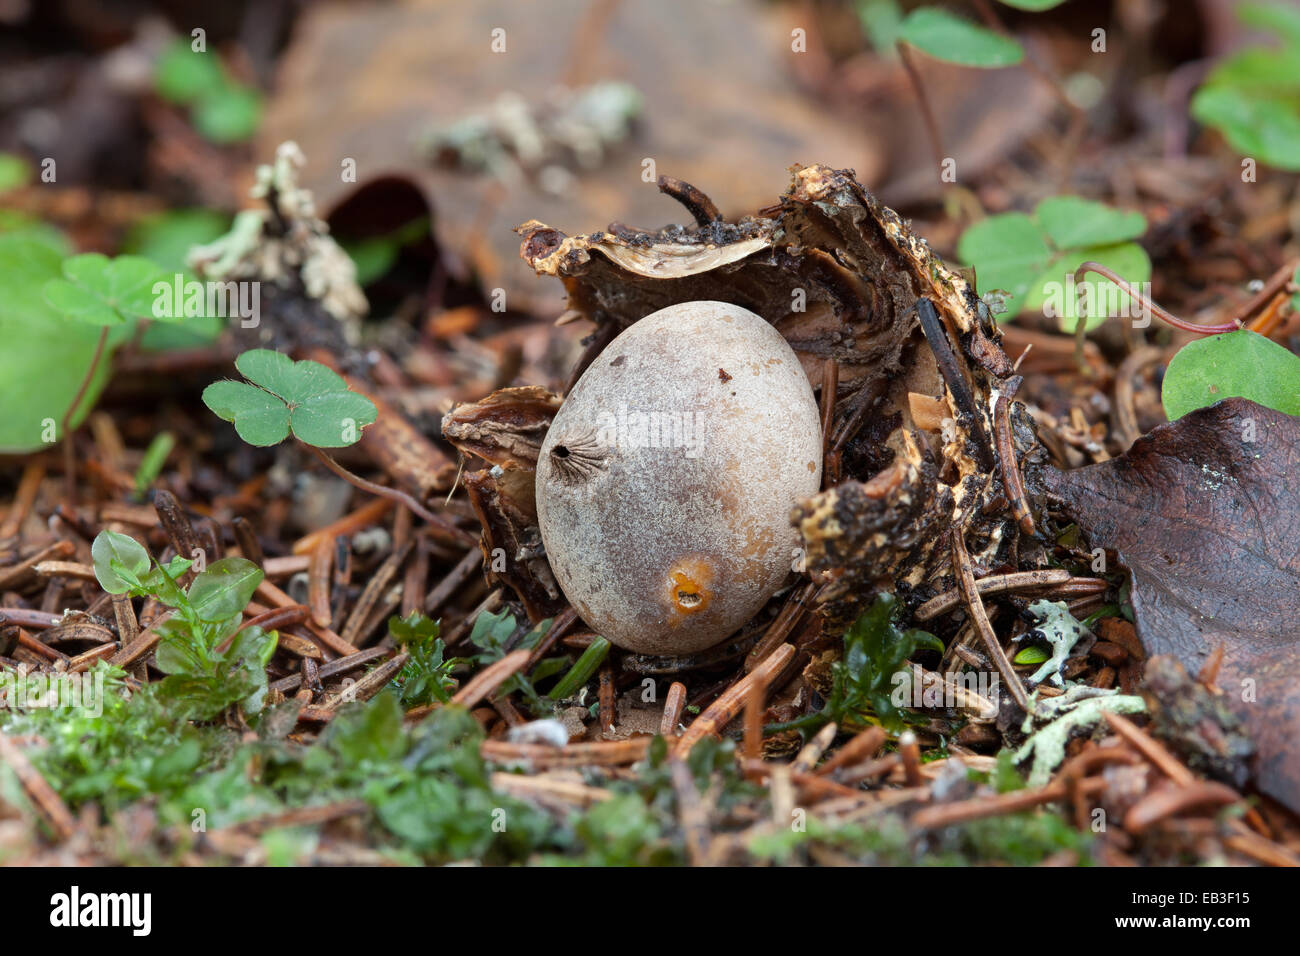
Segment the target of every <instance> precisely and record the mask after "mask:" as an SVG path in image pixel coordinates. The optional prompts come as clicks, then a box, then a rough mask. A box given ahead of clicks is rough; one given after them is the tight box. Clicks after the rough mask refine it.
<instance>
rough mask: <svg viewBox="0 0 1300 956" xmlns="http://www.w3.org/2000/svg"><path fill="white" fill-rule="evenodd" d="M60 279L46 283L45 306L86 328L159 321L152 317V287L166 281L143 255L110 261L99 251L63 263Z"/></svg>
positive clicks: (121, 257)
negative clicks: (136, 320) (131, 321)
mask: <svg viewBox="0 0 1300 956" xmlns="http://www.w3.org/2000/svg"><path fill="white" fill-rule="evenodd" d="M62 271H63V278H61V279H51V280H49V281H48V282H46V283H45V286H44V289H43V293H44V296H45V301H46V303H47V304H48V305H49V306H51V307H52V308H54V309H55V310H56V311H58V312H59V313H61V314H62V315H64V316H66V317H68V318H70V319H76V320H78V321H80V322H85V323H86V324H88V325H100V326H107V325H121V324H122V323H124V322H128V321H130V320H131V319H142V318H143V319H161V320H163V321H169V318H168V317H167V316H158V315H155V314H154V301H155V296H154V292H153V288H154V285H155V284H156V283H158V282H165V281H167V277H166V276H165V275H164V274H163V272H162V270H161V269H159V268H158V267H157V266H156V265H154V264H153V263H152V262H150V261H149V260H148V259H145V258H144V257H142V256H118V257H117V258H116V259H110V258H108V256H105V255H101V254H99V253H98V252H88V253H86V254H84V255H79V256H72V257H71V258H70V259H66V260H64V263H63V270H62Z"/></svg>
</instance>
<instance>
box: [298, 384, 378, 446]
mask: <svg viewBox="0 0 1300 956" xmlns="http://www.w3.org/2000/svg"><path fill="white" fill-rule="evenodd" d="M374 420H375V406H374V403H373V402H371V401H370V399H368V398H366V397H365V396H364V395H358V394H357V393H356V392H352V391H345V392H332V393H330V394H327V395H316V396H313V397H312V398H309V399H307V400H306V401H304V402H303V403H302V404H301V405H299V406H297V407H296V408H294V409H293V413H292V422H291V427H292V428H293V433H294V435H296V436H297V437H298V438H300V439H302V440H303V441H305V442H306V443H307V444H308V445H315V446H316V447H317V448H343V447H346V446H347V445H351V444H353V443H354V442H355V441H356V440H357V439H358V438H359V437H360V436H361V429H362V426H363V425H369V424H370V423H371V422H373V421H374Z"/></svg>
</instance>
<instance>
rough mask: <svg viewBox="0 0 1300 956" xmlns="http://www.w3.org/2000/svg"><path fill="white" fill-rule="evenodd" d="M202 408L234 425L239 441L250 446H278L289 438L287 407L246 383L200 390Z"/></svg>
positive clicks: (225, 382) (222, 384)
mask: <svg viewBox="0 0 1300 956" xmlns="http://www.w3.org/2000/svg"><path fill="white" fill-rule="evenodd" d="M203 404H205V405H207V406H208V408H210V409H212V411H213V412H215V413H216V415H217V417H218V418H224V419H225V420H226V421H228V422H234V425H235V431H237V432H238V433H239V437H240V438H242V439H243V440H244V441H246V442H248V443H249V444H250V445H257V446H259V447H266V446H269V445H278V444H279V443H280V442H282V441H284V440H285V439H286V438H288V437H289V407H288V406H287V405H285V404H284V402H283V400H281V399H280V398H279V397H278V396H276V395H272V394H271V393H270V392H268V391H265V390H264V389H260V388H255V387H254V386H252V385H249V384H248V383H247V382H232V381H229V380H226V381H221V382H213V383H212V384H211V385H209V386H208V387H207V388H205V389H204V390H203Z"/></svg>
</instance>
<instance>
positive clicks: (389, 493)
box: [299, 439, 474, 544]
mask: <svg viewBox="0 0 1300 956" xmlns="http://www.w3.org/2000/svg"><path fill="white" fill-rule="evenodd" d="M299 443H300V444H302V445H304V446H306V447H307V448H309V449H310V450H311V452H312V454H314V455H315V456H316V457H317V458H319V459H320V460H321V463H322V464H323V465H324V466H325V467H326V468H328V469H329V470H330V471H332V472H334V474H336V475H338V476H339V477H340V478H342V479H343V480H344V481H346V482H347V483H348V484H350V485H352V486H354V487H356V488H360V489H361V490H362V491H365V492H368V493H370V494H372V495H379V497H381V498H387V499H388V500H389V501H395V502H397V503H398V504H400V505H404V506H405V507H407V508H409V509H410V510H411V512H412V513H414V514H416V515H418V516H419V517H421V518H423V519H424V520H425V521H427V522H429V524H431V525H434V526H435V527H437V528H439V529H441V530H442V531H443V532H445V533H446V534H447V535H448V536H449V537H451V538H453V539H454V540H456V541H459V542H461V543H463V544H473V543H474V539H473V538H471V537H470V536H469V535H468V534H466V533H465V532H464V531H462V530H460V528H457V527H456V526H455V525H453V524H452V523H451V522H450V521H448V520H447V519H446V518H444V517H442V516H441V515H436V514H434V513H433V512H432V511H430V510H429V509H427V508H425V507H424V506H423V505H422V504H420V503H419V502H418V501H416V500H415V498H414V497H412V496H411V495H408V494H407V493H406V492H405V491H402V490H401V489H400V488H390V487H388V486H387V485H379V484H375V482H373V481H367V480H366V479H365V478H362V477H361V476H360V475H356V474H353V473H352V472H350V471H348V469H346V468H344V467H343V466H342V465H340V464H339V463H338V462H337V461H335V460H334V459H333V458H332V457H330V455H329V454H328V453H327V452H325V451H324V450H323V449H320V448H317V447H316V446H315V445H308V444H307V443H306V442H305V441H302V440H301V439H299Z"/></svg>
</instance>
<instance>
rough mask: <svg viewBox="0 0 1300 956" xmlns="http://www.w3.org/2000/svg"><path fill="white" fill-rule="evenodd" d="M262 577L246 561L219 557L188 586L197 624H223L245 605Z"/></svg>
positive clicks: (256, 568)
mask: <svg viewBox="0 0 1300 956" xmlns="http://www.w3.org/2000/svg"><path fill="white" fill-rule="evenodd" d="M265 576H266V575H265V574H263V573H262V569H261V568H259V567H258V566H257V565H256V564H254V563H253V562H252V561H249V560H248V559H247V558H222V559H221V560H220V561H214V562H213V563H212V564H210V565H208V567H207V570H205V571H204V572H203V573H202V574H200V575H199V576H198V577H196V578H195V579H194V583H193V584H191V585H190V592H189V599H190V604H191V605H192V606H193V608H194V613H195V614H196V615H198V618H199V620H201V621H225V620H227V619H229V618H232V617H234V616H235V615H236V614H239V613H240V612H241V611H243V610H244V608H245V607H247V606H248V602H249V600H251V599H252V597H253V592H254V591H256V590H257V586H258V585H259V584H261V583H262V578H264V577H265Z"/></svg>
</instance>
